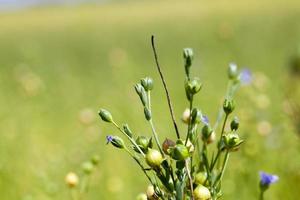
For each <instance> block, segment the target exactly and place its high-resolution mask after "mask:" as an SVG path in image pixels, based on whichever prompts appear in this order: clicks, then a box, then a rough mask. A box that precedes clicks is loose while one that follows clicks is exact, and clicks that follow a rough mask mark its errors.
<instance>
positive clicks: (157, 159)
mask: <svg viewBox="0 0 300 200" xmlns="http://www.w3.org/2000/svg"><path fill="white" fill-rule="evenodd" d="M146 162H147V164H148V165H149V166H150V167H152V168H158V167H159V166H160V165H161V163H162V162H163V156H162V155H161V153H160V152H159V151H157V150H155V149H149V150H148V152H147V154H146Z"/></svg>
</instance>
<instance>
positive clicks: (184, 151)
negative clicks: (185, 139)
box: [170, 144, 190, 161]
mask: <svg viewBox="0 0 300 200" xmlns="http://www.w3.org/2000/svg"><path fill="white" fill-rule="evenodd" d="M170 155H171V157H172V158H173V159H174V160H179V161H182V160H185V159H187V158H188V157H189V156H190V153H189V150H188V148H187V147H186V146H185V145H183V144H176V145H175V147H173V148H171V151H170Z"/></svg>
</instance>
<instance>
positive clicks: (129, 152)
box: [124, 146, 154, 185]
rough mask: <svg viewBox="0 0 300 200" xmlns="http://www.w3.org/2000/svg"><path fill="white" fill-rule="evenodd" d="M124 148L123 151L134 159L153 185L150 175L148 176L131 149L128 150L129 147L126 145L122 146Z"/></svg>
mask: <svg viewBox="0 0 300 200" xmlns="http://www.w3.org/2000/svg"><path fill="white" fill-rule="evenodd" d="M124 149H125V151H127V153H128V154H129V155H130V156H131V157H132V158H133V159H134V160H135V161H136V163H137V164H138V165H139V166H140V167H141V169H142V171H143V172H144V174H145V175H146V177H147V178H148V180H149V181H150V183H151V184H152V185H154V183H153V181H152V179H151V178H150V176H149V175H148V173H147V172H146V170H145V168H144V166H143V165H142V163H141V162H140V161H139V159H138V158H136V157H135V155H134V154H133V153H132V152H131V151H129V149H128V148H127V147H126V146H125V147H124Z"/></svg>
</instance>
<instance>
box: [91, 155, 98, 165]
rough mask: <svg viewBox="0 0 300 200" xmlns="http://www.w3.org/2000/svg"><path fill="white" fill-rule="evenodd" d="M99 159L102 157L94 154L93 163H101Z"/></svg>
mask: <svg viewBox="0 0 300 200" xmlns="http://www.w3.org/2000/svg"><path fill="white" fill-rule="evenodd" d="M99 161H100V157H99V156H98V155H94V156H93V157H92V159H91V162H92V163H93V165H95V166H96V165H98V163H99Z"/></svg>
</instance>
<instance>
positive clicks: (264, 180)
mask: <svg viewBox="0 0 300 200" xmlns="http://www.w3.org/2000/svg"><path fill="white" fill-rule="evenodd" d="M259 176H260V184H261V185H266V186H269V185H271V184H273V183H276V182H277V181H278V180H279V177H278V176H277V175H273V174H267V173H265V172H262V171H261V172H259Z"/></svg>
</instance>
